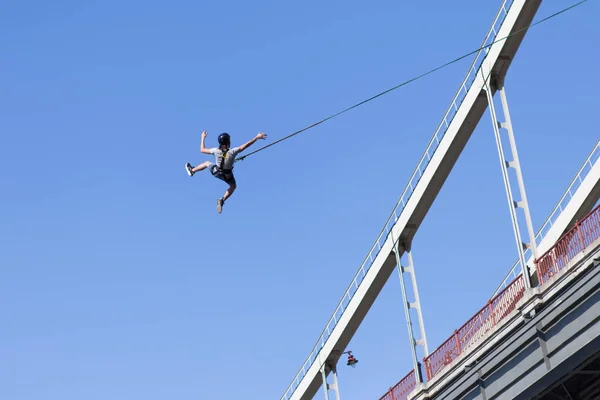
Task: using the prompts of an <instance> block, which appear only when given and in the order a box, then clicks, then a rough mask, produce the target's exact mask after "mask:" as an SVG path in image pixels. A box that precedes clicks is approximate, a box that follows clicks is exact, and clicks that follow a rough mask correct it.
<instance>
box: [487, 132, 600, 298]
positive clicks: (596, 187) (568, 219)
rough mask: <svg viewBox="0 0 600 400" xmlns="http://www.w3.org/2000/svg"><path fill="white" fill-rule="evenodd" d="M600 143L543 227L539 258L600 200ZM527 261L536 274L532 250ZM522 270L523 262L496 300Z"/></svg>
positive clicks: (504, 285)
mask: <svg viewBox="0 0 600 400" xmlns="http://www.w3.org/2000/svg"><path fill="white" fill-rule="evenodd" d="M599 159H600V140H599V141H598V142H596V145H595V146H594V148H593V150H592V151H591V153H590V155H589V156H588V157H587V159H586V160H585V162H584V163H583V165H582V166H581V168H580V169H579V171H578V172H577V174H576V175H575V178H573V180H572V181H571V183H570V185H569V187H568V188H567V190H566V191H565V193H564V194H563V195H562V197H561V198H560V200H559V202H558V204H556V207H554V210H553V211H552V213H551V214H550V216H549V217H548V218H547V219H546V222H544V224H543V225H542V228H541V229H540V230H539V231H538V233H537V234H536V237H535V239H536V240H535V241H536V244H537V249H538V256H540V255H542V254H543V253H544V252H546V251H547V250H548V249H549V248H550V247H552V245H554V243H556V241H557V240H558V239H559V238H560V237H561V236H562V234H563V233H564V232H566V231H567V230H569V229H570V228H571V227H572V226H573V225H575V222H577V220H578V219H580V218H582V217H583V216H584V215H586V214H587V213H588V212H590V211H591V210H592V208H593V207H594V204H595V203H596V202H597V201H598V198H599V197H600V163H599V162H598V160H599ZM525 258H526V260H527V264H528V265H529V267H530V268H529V271H530V273H531V274H533V272H535V268H532V266H533V256H532V254H531V250H530V249H527V250H526V251H525ZM522 271H523V267H522V265H521V261H520V260H518V261H517V262H515V264H514V266H513V267H512V269H511V270H510V272H509V273H508V274H507V275H506V277H505V278H504V280H503V281H502V283H501V284H500V285H499V286H498V288H497V289H496V291H495V292H494V294H493V296H491V297H494V296H495V295H496V294H498V293H499V292H500V291H501V290H502V289H504V288H505V287H506V286H507V285H508V284H509V283H510V282H512V280H513V279H515V278H516V277H517V276H518V275H519V274H520V273H521V272H522Z"/></svg>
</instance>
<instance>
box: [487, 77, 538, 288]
mask: <svg viewBox="0 0 600 400" xmlns="http://www.w3.org/2000/svg"><path fill="white" fill-rule="evenodd" d="M482 74H483V68H482ZM484 80H485V86H484V89H485V92H486V94H487V99H488V104H489V107H490V116H491V118H492V126H493V128H494V135H495V136H496V146H497V148H498V156H499V157H500V166H501V168H502V176H503V178H504V187H505V189H506V196H507V200H508V207H509V209H510V217H511V219H512V225H513V231H514V235H515V240H516V244H517V250H518V254H519V262H520V263H521V266H522V268H523V277H524V281H525V287H526V288H527V289H530V288H531V274H530V271H529V267H528V265H527V260H526V259H525V250H526V249H527V248H530V249H531V254H532V256H533V259H534V260H535V259H536V258H537V245H536V242H535V234H534V231H533V223H532V222H531V214H530V212H529V204H528V202H527V194H526V191H525V184H524V182H523V174H522V172H521V164H520V162H519V154H518V152H517V143H516V141H515V135H514V132H513V128H512V122H511V119H510V112H509V109H508V100H507V98H506V91H505V90H504V78H503V77H496V76H493V75H491V76H488V77H487V78H486V77H484ZM492 85H495V88H497V89H498V91H499V92H500V98H501V101H502V113H503V114H504V119H505V122H500V121H499V120H498V117H497V114H496V107H495V105H494V95H493V89H492ZM500 129H504V130H506V132H507V136H508V141H509V143H510V147H509V151H510V152H511V154H512V160H511V161H509V160H507V158H506V155H505V151H504V147H503V145H502V136H501V133H500ZM509 168H513V169H514V171H515V174H516V177H517V184H518V188H519V194H520V197H521V200H520V201H515V199H514V196H513V192H512V188H511V181H510V176H509V172H508V171H509ZM517 208H521V209H522V210H523V213H524V215H525V225H526V228H527V234H528V236H529V243H524V242H523V240H522V239H521V230H520V227H519V218H518V215H517V211H516V210H517Z"/></svg>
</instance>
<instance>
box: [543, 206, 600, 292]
mask: <svg viewBox="0 0 600 400" xmlns="http://www.w3.org/2000/svg"><path fill="white" fill-rule="evenodd" d="M599 237H600V206H598V207H596V208H594V209H593V210H592V211H591V212H590V213H589V214H588V215H586V216H585V218H584V219H582V220H581V221H578V222H577V223H576V224H575V226H574V227H573V228H571V230H569V231H568V232H567V233H565V234H564V235H563V236H562V237H561V238H560V239H559V240H558V241H557V242H556V244H555V245H554V246H552V247H551V248H550V249H549V250H548V251H547V252H545V253H544V254H543V255H542V256H540V257H539V258H538V259H537V260H536V261H535V268H536V270H537V275H538V279H539V281H540V285H543V284H544V283H546V282H547V281H548V279H550V278H552V277H553V276H554V275H556V274H558V273H559V272H560V271H562V269H563V268H564V267H565V266H566V265H567V264H568V263H569V262H570V261H571V260H572V259H573V258H575V256H576V255H577V254H579V253H581V252H582V251H583V250H585V248H586V247H587V246H589V245H590V244H591V243H593V242H594V241H595V240H596V239H598V238H599Z"/></svg>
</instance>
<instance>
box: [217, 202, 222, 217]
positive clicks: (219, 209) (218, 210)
mask: <svg viewBox="0 0 600 400" xmlns="http://www.w3.org/2000/svg"><path fill="white" fill-rule="evenodd" d="M222 210H223V199H217V212H218V213H219V214H221V211H222Z"/></svg>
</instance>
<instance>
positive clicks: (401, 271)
mask: <svg viewBox="0 0 600 400" xmlns="http://www.w3.org/2000/svg"><path fill="white" fill-rule="evenodd" d="M403 250H406V256H407V260H408V266H403V265H402V262H401V257H402V251H403ZM394 253H395V255H396V265H397V268H398V275H399V277H400V288H401V291H402V305H403V308H404V314H405V316H406V324H407V328H408V339H409V341H410V349H411V352H412V359H413V368H414V371H415V377H416V378H417V382H423V375H422V373H421V363H420V362H419V356H418V355H417V346H422V347H423V352H424V357H426V356H428V355H429V349H428V348H427V336H426V335H425V325H424V324H423V314H422V313H421V302H420V300H419V289H418V287H417V277H416V276H415V267H414V263H413V257H412V251H411V244H410V243H409V244H406V243H404V244H401V243H400V242H398V243H396V245H395V246H394ZM405 274H410V277H411V280H410V283H411V284H412V292H413V295H414V297H415V301H413V302H409V301H408V295H407V294H406V283H405V280H404V275H405ZM411 308H412V309H414V310H416V312H417V320H418V324H419V329H420V339H415V334H414V329H413V323H412V316H411V313H410V309H411Z"/></svg>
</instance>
